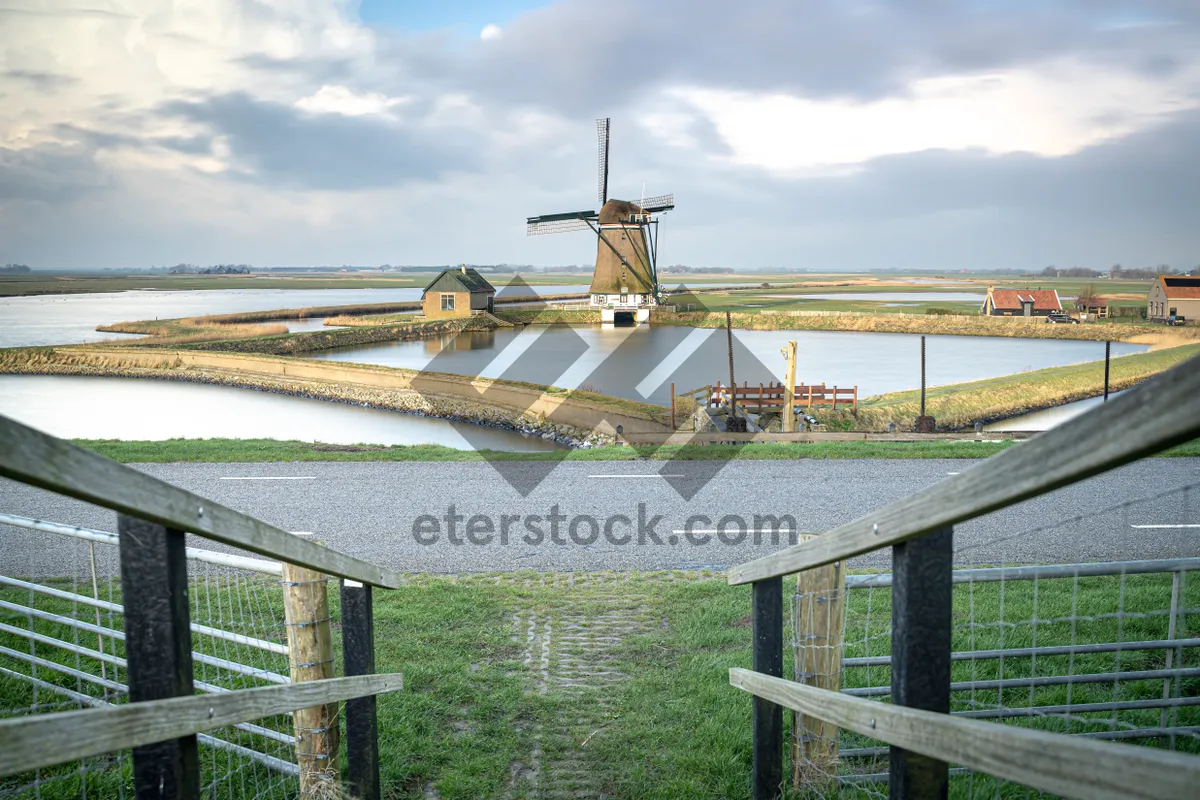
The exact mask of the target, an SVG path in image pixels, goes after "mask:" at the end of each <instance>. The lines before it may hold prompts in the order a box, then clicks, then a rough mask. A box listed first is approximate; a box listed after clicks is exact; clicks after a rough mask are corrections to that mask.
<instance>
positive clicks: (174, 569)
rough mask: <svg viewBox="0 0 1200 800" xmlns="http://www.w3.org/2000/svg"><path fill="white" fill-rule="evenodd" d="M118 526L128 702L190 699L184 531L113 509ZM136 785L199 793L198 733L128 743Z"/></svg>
mask: <svg viewBox="0 0 1200 800" xmlns="http://www.w3.org/2000/svg"><path fill="white" fill-rule="evenodd" d="M117 531H118V533H119V534H120V537H121V541H120V560H121V602H122V604H123V605H124V607H125V611H124V614H123V616H124V625H125V658H126V659H127V660H128V666H127V668H126V675H127V677H128V681H129V700H130V701H131V702H134V703H140V702H144V701H149V700H165V699H167V698H170V697H190V696H191V695H193V694H195V688H194V687H193V685H192V631H191V622H190V618H189V615H188V579H187V554H186V550H185V546H184V533H183V532H182V531H177V530H172V529H170V528H166V527H164V526H162V525H156V524H154V523H152V522H146V521H145V520H141V519H137V518H136V517H130V516H127V515H125V514H118V515H117ZM133 791H134V796H135V797H137V798H138V800H149V798H154V799H155V800H193V798H199V797H200V762H199V754H198V752H197V748H196V737H195V736H183V737H181V738H178V739H168V740H167V741H164V742H157V743H155V744H149V745H144V746H142V747H135V748H133Z"/></svg>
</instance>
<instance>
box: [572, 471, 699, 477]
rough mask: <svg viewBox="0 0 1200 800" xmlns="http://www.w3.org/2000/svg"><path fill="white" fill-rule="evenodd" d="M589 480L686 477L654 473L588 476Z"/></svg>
mask: <svg viewBox="0 0 1200 800" xmlns="http://www.w3.org/2000/svg"><path fill="white" fill-rule="evenodd" d="M588 477H589V478H686V477H687V476H686V475H676V474H674V473H658V472H656V473H654V474H653V475H588Z"/></svg>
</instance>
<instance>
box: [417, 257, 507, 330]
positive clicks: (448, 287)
mask: <svg viewBox="0 0 1200 800" xmlns="http://www.w3.org/2000/svg"><path fill="white" fill-rule="evenodd" d="M495 297H496V287H494V286H492V284H490V283H489V282H488V279H487V278H485V277H483V276H482V275H480V274H479V273H478V272H477V271H475V270H474V269H471V268H469V267H467V265H466V264H464V265H462V266H461V267H459V268H458V269H444V270H442V272H441V273H440V274H439V275H438V276H437V277H436V278H434V279H433V280H432V281H430V283H429V285H428V286H426V287H425V291H424V293H423V294H422V295H421V310H422V311H423V312H424V314H425V318H426V319H442V318H445V317H469V316H471V312H472V311H489V312H490V311H494V310H495Z"/></svg>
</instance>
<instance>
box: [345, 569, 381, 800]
mask: <svg viewBox="0 0 1200 800" xmlns="http://www.w3.org/2000/svg"><path fill="white" fill-rule="evenodd" d="M342 653H343V664H344V669H345V673H346V676H347V677H349V676H352V675H372V674H374V672H375V619H374V616H373V615H372V606H371V587H370V586H364V585H363V584H361V583H359V582H358V581H352V580H343V581H342ZM346 761H347V763H346V777H347V780H348V782H349V784H350V796H351V797H354V798H362V800H379V728H378V721H377V718H376V710H375V695H373V694H372V695H367V696H366V697H359V698H355V699H353V700H347V701H346Z"/></svg>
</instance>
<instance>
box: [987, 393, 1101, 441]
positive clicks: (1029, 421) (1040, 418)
mask: <svg viewBox="0 0 1200 800" xmlns="http://www.w3.org/2000/svg"><path fill="white" fill-rule="evenodd" d="M1119 394H1122V392H1113V393H1112V394H1110V395H1109V396H1108V397H1109V399H1110V400H1111V399H1112V398H1114V397H1116V396H1117V395H1119ZM1103 402H1104V398H1103V397H1089V398H1088V399H1086V400H1076V401H1075V402H1074V403H1066V404H1064V405H1061V406H1055V407H1054V408H1046V409H1042V410H1041V411H1032V412H1030V413H1028V414H1022V415H1021V416H1019V417H1009V418H1008V419H1005V420H1001V421H1000V422H993V423H992V424H991V425H985V426H984V430H986V431H1046V430H1050V429H1051V428H1053V427H1054V426H1055V425H1061V424H1062V423H1064V422H1066V421H1067V420H1069V419H1074V418H1075V417H1078V416H1079V415H1080V414H1082V413H1084V412H1085V411H1090V410H1092V409H1093V408H1095V407H1097V406H1099V405H1100V404H1102V403H1103Z"/></svg>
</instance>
